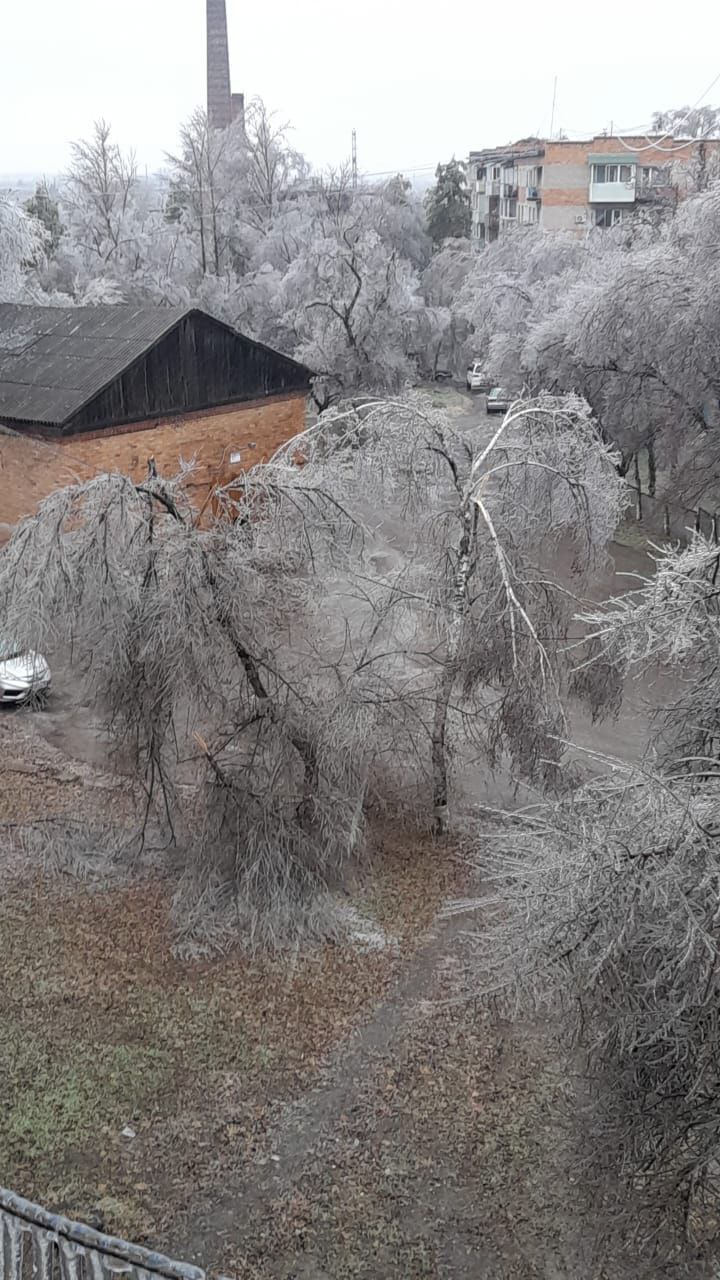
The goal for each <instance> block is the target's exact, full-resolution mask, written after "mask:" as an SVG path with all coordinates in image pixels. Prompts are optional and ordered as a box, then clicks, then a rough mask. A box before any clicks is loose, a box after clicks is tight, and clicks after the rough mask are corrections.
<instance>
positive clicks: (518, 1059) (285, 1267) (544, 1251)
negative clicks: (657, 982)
mask: <svg viewBox="0 0 720 1280" xmlns="http://www.w3.org/2000/svg"><path fill="white" fill-rule="evenodd" d="M469 926H471V921H470V920H469V919H468V918H463V917H455V918H453V919H450V920H446V921H443V922H442V923H440V924H438V925H436V926H435V928H434V929H433V930H432V931H431V932H430V934H429V935H428V937H427V939H426V941H425V943H424V945H423V946H422V947H421V949H420V950H419V951H418V952H416V954H415V956H414V958H413V960H412V962H411V964H410V966H409V967H408V969H407V970H406V972H405V973H404V974H403V975H402V977H401V978H400V979H399V981H398V983H397V985H396V986H395V988H394V990H393V991H392V993H391V994H390V996H389V998H388V999H387V1000H386V1001H385V1002H384V1003H383V1004H381V1005H380V1006H379V1007H378V1009H377V1011H376V1012H375V1013H374V1015H373V1016H372V1018H371V1019H370V1020H369V1021H368V1022H366V1024H365V1025H364V1026H363V1027H361V1028H360V1029H359V1030H357V1031H356V1032H355V1033H354V1034H353V1035H352V1036H351V1037H350V1038H349V1039H348V1040H347V1041H346V1042H345V1043H344V1044H342V1045H341V1046H340V1047H339V1048H338V1049H337V1050H336V1051H335V1052H334V1053H333V1054H332V1056H331V1058H330V1059H329V1061H328V1062H327V1064H326V1066H325V1068H324V1070H323V1071H322V1072H321V1074H320V1078H319V1080H318V1082H317V1083H316V1084H315V1086H314V1087H312V1088H311V1089H310V1090H308V1092H306V1093H305V1094H304V1096H302V1097H301V1098H300V1099H299V1100H297V1101H295V1102H293V1103H292V1104H290V1105H289V1106H287V1107H285V1108H282V1109H280V1110H279V1111H278V1112H277V1114H276V1115H275V1117H274V1119H273V1121H272V1122H271V1124H270V1125H269V1127H268V1131H267V1135H266V1141H265V1142H264V1143H263V1147H262V1150H261V1152H260V1153H258V1155H257V1156H256V1158H255V1159H254V1160H253V1161H252V1163H250V1164H249V1165H247V1166H246V1167H245V1168H244V1169H242V1170H238V1175H237V1177H236V1178H233V1180H232V1181H231V1182H226V1183H225V1185H224V1187H223V1189H222V1191H221V1192H219V1193H218V1190H217V1188H212V1189H210V1188H208V1189H206V1190H205V1191H204V1192H203V1193H201V1194H200V1195H197V1196H195V1197H194V1198H193V1199H192V1200H191V1201H190V1203H189V1204H188V1206H187V1211H186V1220H185V1227H184V1237H183V1235H182V1233H181V1234H180V1236H179V1237H178V1235H177V1233H176V1235H175V1242H176V1243H180V1245H181V1247H184V1251H185V1254H186V1256H187V1257H189V1258H192V1259H195V1260H198V1261H201V1262H202V1263H203V1265H205V1266H207V1267H212V1266H213V1265H218V1264H219V1263H220V1261H221V1260H222V1266H223V1268H224V1270H225V1271H226V1272H228V1260H230V1263H231V1266H230V1268H229V1270H230V1272H231V1273H232V1274H233V1275H236V1276H238V1277H241V1278H243V1280H244V1278H247V1280H260V1278H262V1280H271V1278H272V1280H292V1278H293V1277H295V1278H300V1277H304V1278H305V1280H330V1277H332V1280H345V1278H346V1277H347V1278H348V1280H349V1278H350V1277H363V1278H364V1277H367V1280H370V1278H371V1277H372V1278H373V1280H408V1278H413V1277H417V1278H418V1280H471V1278H479V1277H489V1278H490V1277H492V1278H493V1280H510V1278H511V1277H538V1278H539V1277H545V1278H547V1280H554V1278H557V1280H559V1278H560V1277H570V1276H572V1275H573V1274H574V1271H573V1270H572V1269H571V1270H568V1269H567V1267H566V1263H565V1260H564V1254H565V1253H567V1252H568V1249H569V1250H570V1253H571V1254H573V1253H574V1247H573V1244H572V1242H570V1244H568V1241H567V1240H565V1239H564V1231H563V1228H562V1223H563V1222H564V1221H565V1219H566V1218H567V1213H566V1194H567V1188H566V1187H564V1186H562V1185H561V1181H560V1178H559V1175H558V1170H557V1168H556V1167H555V1166H554V1165H553V1168H552V1169H551V1170H549V1169H548V1160H549V1154H550V1153H555V1152H556V1151H557V1141H556V1140H553V1141H546V1135H547V1132H548V1126H549V1124H550V1121H549V1114H550V1113H549V1104H550V1100H551V1095H552V1092H553V1090H554V1089H555V1088H557V1081H555V1079H554V1077H553V1075H552V1066H551V1063H549V1059H548V1053H547V1046H546V1045H545V1044H544V1043H543V1042H542V1038H541V1037H539V1036H538V1034H537V1031H536V1030H534V1031H533V1032H532V1033H530V1032H529V1031H528V1032H527V1034H524V1035H523V1036H521V1037H520V1039H519V1040H518V1036H517V1033H516V1032H515V1031H511V1030H510V1029H509V1028H508V1029H507V1030H506V1033H498V1029H497V1027H491V1026H490V1024H489V1023H488V1022H487V1021H486V1020H485V1019H483V1017H482V1016H479V1015H477V1016H474V1017H473V1018H468V1016H467V1013H468V1010H467V1004H466V1002H465V1000H461V999H459V988H460V978H461V974H462V970H463V949H462V943H463V935H464V932H465V930H467V929H468V927H469ZM550 1163H552V1159H551V1160H550Z"/></svg>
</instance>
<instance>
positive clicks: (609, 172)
mask: <svg viewBox="0 0 720 1280" xmlns="http://www.w3.org/2000/svg"><path fill="white" fill-rule="evenodd" d="M634 171H635V166H634V165H632V164H594V165H593V166H592V181H593V182H600V183H602V182H632V180H633V174H634Z"/></svg>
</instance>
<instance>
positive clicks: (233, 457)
mask: <svg viewBox="0 0 720 1280" xmlns="http://www.w3.org/2000/svg"><path fill="white" fill-rule="evenodd" d="M239 462H242V454H241V452H240V450H239V449H236V450H235V452H234V453H231V454H230V466H231V467H235V466H237V464H238V463H239Z"/></svg>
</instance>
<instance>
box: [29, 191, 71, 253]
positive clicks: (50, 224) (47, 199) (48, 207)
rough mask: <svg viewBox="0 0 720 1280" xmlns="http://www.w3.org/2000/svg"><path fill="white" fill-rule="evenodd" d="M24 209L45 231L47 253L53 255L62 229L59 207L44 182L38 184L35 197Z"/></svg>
mask: <svg viewBox="0 0 720 1280" xmlns="http://www.w3.org/2000/svg"><path fill="white" fill-rule="evenodd" d="M25 209H26V211H27V213H29V214H30V217H31V218H35V219H36V220H37V221H38V222H39V223H41V225H42V226H43V227H44V228H45V230H46V231H47V233H48V242H47V252H48V254H51V255H52V254H54V252H55V250H56V249H57V247H58V245H59V243H60V237H61V236H62V234H63V230H64V228H63V225H62V222H61V221H60V206H59V205H58V202H57V200H53V198H52V196H51V195H50V192H49V191H48V187H47V183H46V182H38V184H37V187H36V188H35V195H34V196H32V197H31V198H30V199H29V200H28V201H27V202H26V205H25Z"/></svg>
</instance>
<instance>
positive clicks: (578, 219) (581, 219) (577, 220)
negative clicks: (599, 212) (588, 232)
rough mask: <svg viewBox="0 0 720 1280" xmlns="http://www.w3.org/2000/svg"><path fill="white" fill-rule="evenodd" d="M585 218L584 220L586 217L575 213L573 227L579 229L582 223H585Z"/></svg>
mask: <svg viewBox="0 0 720 1280" xmlns="http://www.w3.org/2000/svg"><path fill="white" fill-rule="evenodd" d="M585 218H586V215H585V214H584V213H576V214H575V225H576V227H581V226H582V225H583V223H584V222H585Z"/></svg>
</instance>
